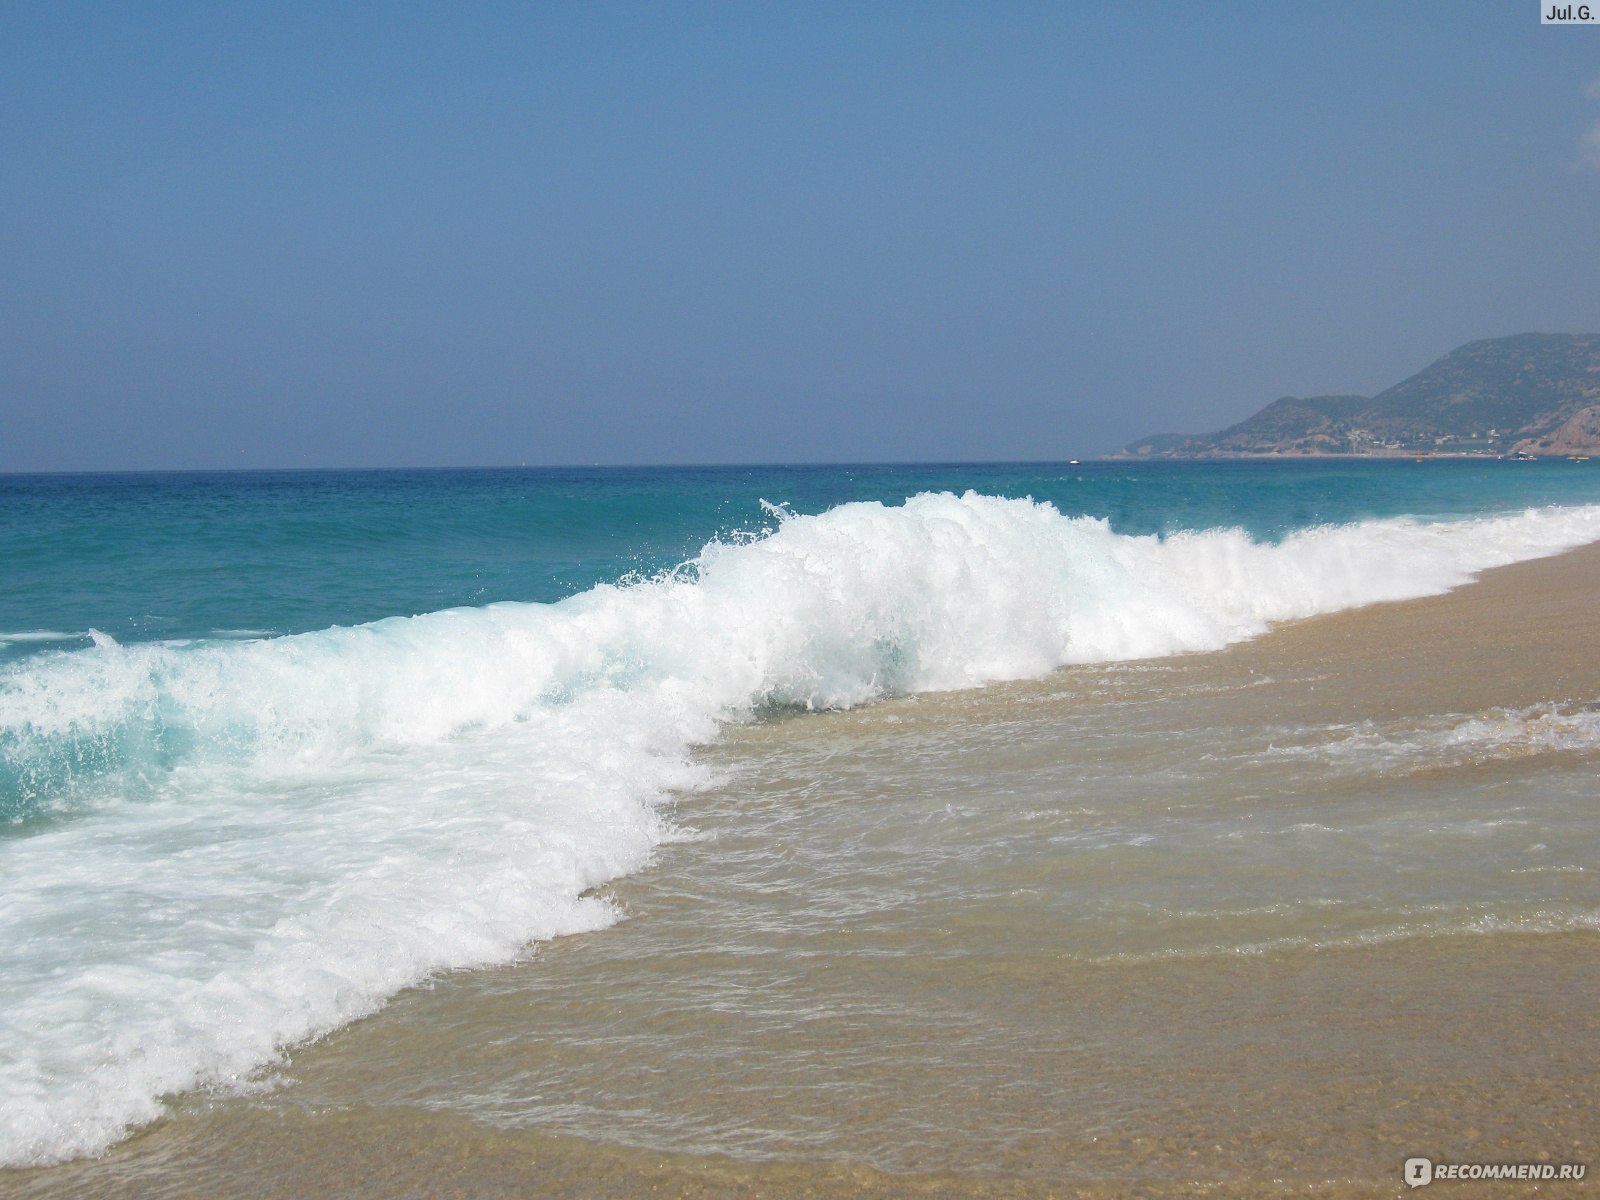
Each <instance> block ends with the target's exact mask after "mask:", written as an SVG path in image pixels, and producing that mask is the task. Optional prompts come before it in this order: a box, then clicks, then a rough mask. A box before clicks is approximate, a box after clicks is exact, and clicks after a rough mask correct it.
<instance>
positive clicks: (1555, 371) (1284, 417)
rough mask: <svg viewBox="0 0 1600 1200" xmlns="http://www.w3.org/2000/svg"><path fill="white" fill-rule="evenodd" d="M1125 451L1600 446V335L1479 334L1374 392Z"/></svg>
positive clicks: (1160, 454)
mask: <svg viewBox="0 0 1600 1200" xmlns="http://www.w3.org/2000/svg"><path fill="white" fill-rule="evenodd" d="M1122 454H1123V455H1124V456H1132V457H1140V458H1243V457H1255V456H1268V455H1273V456H1276V455H1315V454H1363V455H1386V454H1389V455H1399V454H1478V455H1494V454H1533V455H1565V454H1600V334H1592V333H1580V334H1573V333H1524V334H1519V335H1518V336H1516V337H1505V338H1489V339H1486V340H1484V341H1481V342H1469V343H1467V344H1466V345H1465V346H1462V347H1461V348H1460V349H1459V350H1453V351H1451V352H1450V353H1449V354H1447V355H1445V356H1444V357H1443V358H1441V359H1440V360H1439V361H1438V362H1436V363H1434V364H1433V365H1432V366H1429V367H1426V368H1424V369H1423V370H1421V371H1419V372H1417V373H1416V374H1415V375H1413V376H1412V377H1411V378H1410V379H1407V380H1405V381H1404V382H1402V383H1397V384H1396V385H1395V386H1394V387H1392V388H1390V389H1389V390H1388V391H1386V392H1382V393H1380V394H1378V395H1376V396H1373V397H1370V398H1368V397H1366V396H1311V397H1309V398H1306V399H1300V398H1298V397H1295V396H1285V397H1283V399H1281V400H1274V401H1273V402H1272V403H1271V404H1269V405H1267V406H1266V407H1265V408H1263V409H1262V410H1261V411H1260V412H1258V413H1256V414H1255V416H1253V417H1250V418H1248V419H1247V420H1244V421H1240V422H1239V423H1238V424H1237V425H1230V426H1229V427H1228V428H1227V429H1224V430H1221V431H1220V432H1218V433H1206V434H1196V435H1193V436H1190V435H1186V434H1175V433H1165V434H1157V435H1156V436H1154V437H1147V438H1140V439H1139V440H1138V441H1136V442H1130V443H1129V444H1128V446H1127V447H1126V448H1125V449H1124V450H1123V451H1122Z"/></svg>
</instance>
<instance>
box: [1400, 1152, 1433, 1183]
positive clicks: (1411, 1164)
mask: <svg viewBox="0 0 1600 1200" xmlns="http://www.w3.org/2000/svg"><path fill="white" fill-rule="evenodd" d="M1405 1180H1406V1186H1407V1187H1426V1186H1427V1185H1428V1184H1430V1183H1432V1182H1433V1162H1432V1161H1431V1160H1429V1159H1426V1158H1408V1159H1406V1166H1405Z"/></svg>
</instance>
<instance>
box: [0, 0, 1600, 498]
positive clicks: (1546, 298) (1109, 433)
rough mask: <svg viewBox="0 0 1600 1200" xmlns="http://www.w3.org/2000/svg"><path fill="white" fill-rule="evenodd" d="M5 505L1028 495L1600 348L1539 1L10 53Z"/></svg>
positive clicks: (147, 31)
mask: <svg viewBox="0 0 1600 1200" xmlns="http://www.w3.org/2000/svg"><path fill="white" fill-rule="evenodd" d="M0 152H3V165H0V173H3V174H0V178H3V180H4V187H3V189H0V259H3V261H4V262H5V264H6V276H7V281H8V286H7V287H6V288H5V289H3V291H0V471H35V470H41V471H42V470H106V469H130V470H131V469H173V468H219V467H249V468H260V467H312V466H350V467H369V466H469V465H495V464H507V463H520V462H527V463H529V464H530V465H532V464H541V465H543V464H550V465H561V464H589V463H607V464H628V463H677V462H681V463H707V462H763V463H778V462H845V461H917V460H939V461H951V460H1015V459H1040V458H1067V457H1072V456H1079V457H1087V456H1090V455H1093V454H1100V453H1105V452H1108V451H1111V450H1114V449H1116V448H1118V447H1119V446H1121V445H1123V444H1124V443H1126V442H1128V441H1130V440H1132V439H1133V438H1136V437H1140V436H1143V435H1146V434H1150V433H1154V432H1159V431H1168V430H1171V431H1185V432H1190V431H1193V432H1198V431H1201V430H1209V429H1216V428H1220V427H1222V426H1225V425H1228V424H1230V423H1232V422H1234V421H1237V420H1240V419H1241V418H1243V417H1245V416H1247V415H1249V414H1250V413H1251V412H1254V411H1255V410H1256V409H1258V408H1259V407H1261V406H1262V405H1263V404H1265V403H1267V402H1268V401H1270V400H1272V399H1274V398H1276V397H1279V396H1282V395H1286V394H1296V395H1314V394H1329V393H1354V394H1364V395H1371V394H1373V393H1375V392H1377V391H1381V390H1382V389H1384V388H1386V387H1389V386H1390V385H1392V384H1394V383H1397V382H1399V381H1400V380H1402V379H1404V378H1405V377H1406V376H1408V375H1410V374H1413V373H1414V372H1416V371H1418V370H1420V369H1422V368H1423V367H1425V366H1426V365H1428V364H1429V363H1430V362H1432V361H1433V360H1434V359H1436V358H1438V357H1440V356H1442V355H1444V354H1446V353H1448V352H1449V351H1450V350H1452V349H1455V348H1456V347H1457V346H1459V345H1461V344H1463V343H1465V342H1468V341H1472V340H1475V339H1478V338H1484V337H1498V336H1506V335H1511V334H1518V333H1526V332H1546V333H1567V332H1593V331H1597V330H1600V254H1597V253H1596V249H1595V244H1594V230H1595V229H1596V228H1597V227H1600V221H1597V218H1600V27H1595V26H1589V27H1581V28H1580V27H1562V26H1541V25H1540V24H1539V13H1538V10H1537V9H1536V7H1535V6H1534V5H1533V4H1514V5H1505V4H1491V3H1467V4H1457V5H1448V6H1447V5H1442V4H1441V5H1415V6H1384V5H1377V4H1355V5H1343V6H1339V7H1338V8H1334V7H1332V6H1329V7H1312V6H1272V5H1267V4H1234V5H1227V6H1222V7H1220V8H1216V9H1205V10H1201V9H1193V8H1188V7H1182V6H1176V5H1171V6H1168V5H1143V6H1139V7H1137V8H1134V7H1128V6H1050V5H1041V4H998V5H992V4H991V5H983V6H979V5H976V4H915V5H913V4H881V5H875V6H871V7H870V8H867V9H858V8H857V7H855V6H845V5H839V4H817V5H807V6H795V7H792V8H780V7H777V6H748V7H734V6H723V5H717V4H681V5H673V6H649V5H644V4H605V3H595V4H576V3H552V4H548V5H541V6H526V5H516V4H489V3H483V4H472V5H468V6H465V7H463V8H460V9H452V8H448V7H446V6H443V5H431V4H393V5H372V4H351V5H343V6H337V7H327V8H324V7H321V6H313V5H304V4H275V5H271V6H266V5H243V6H237V7H226V8H217V7H213V6H205V5H199V4H183V3H173V4H160V5H139V4H120V3H110V4H98V3H97V4H74V3H62V4H48V5H46V4H35V3H20V2H19V3H14V4H10V5H7V6H6V7H5V8H4V10H0Z"/></svg>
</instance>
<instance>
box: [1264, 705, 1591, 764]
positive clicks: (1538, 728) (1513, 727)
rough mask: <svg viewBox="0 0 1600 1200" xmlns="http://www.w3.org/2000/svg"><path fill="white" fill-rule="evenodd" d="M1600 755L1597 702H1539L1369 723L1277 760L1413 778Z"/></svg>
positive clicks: (1283, 751)
mask: <svg viewBox="0 0 1600 1200" xmlns="http://www.w3.org/2000/svg"><path fill="white" fill-rule="evenodd" d="M1596 751H1600V702H1596V703H1591V704H1586V705H1573V704H1537V705H1533V706H1532V707H1529V708H1501V709H1493V710H1491V711H1488V712H1484V713H1479V714H1477V715H1475V716H1467V715H1465V714H1461V713H1457V714H1453V715H1449V716H1443V717H1436V718H1433V719H1431V720H1428V721H1423V722H1417V723H1413V724H1408V725H1405V726H1398V727H1397V726H1393V725H1379V724H1377V723H1375V722H1371V721H1364V722H1362V723H1361V724H1359V725H1356V726H1346V727H1342V728H1341V729H1339V730H1338V731H1337V735H1336V736H1334V737H1332V738H1329V739H1326V740H1324V741H1322V742H1319V743H1317V744H1315V745H1309V746H1299V747H1287V748H1285V747H1279V748H1277V749H1276V750H1275V753H1276V754H1277V755H1279V756H1280V757H1299V758H1314V759H1317V760H1319V761H1325V762H1328V763H1330V764H1333V765H1337V766H1344V767H1348V768H1350V769H1352V770H1356V771H1359V772H1363V773H1365V772H1370V771H1372V770H1374V769H1376V770H1380V771H1389V772H1399V773H1410V772H1415V771H1419V770H1432V769H1435V768H1438V767H1452V766H1465V765H1477V764H1480V763H1485V762H1493V761H1498V760H1509V759H1518V758H1527V757H1530V756H1533V755H1542V754H1564V753H1565V754H1573V753H1576V754H1593V753H1595V752H1596Z"/></svg>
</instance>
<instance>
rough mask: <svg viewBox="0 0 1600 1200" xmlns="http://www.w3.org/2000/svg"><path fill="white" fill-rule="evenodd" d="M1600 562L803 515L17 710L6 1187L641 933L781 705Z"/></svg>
mask: <svg viewBox="0 0 1600 1200" xmlns="http://www.w3.org/2000/svg"><path fill="white" fill-rule="evenodd" d="M1597 538H1600V508H1581V509H1567V510H1550V511H1541V512H1529V513H1526V514H1523V515H1521V516H1514V517H1505V518H1496V519H1492V520H1481V521H1473V522H1463V523H1455V524H1445V525H1421V524H1417V523H1414V522H1407V521H1390V522H1375V523H1369V524H1364V525H1357V526H1349V527H1342V528H1327V529H1316V530H1310V531H1307V532H1304V533H1300V534H1297V535H1294V536H1292V537H1290V538H1288V539H1286V540H1284V541H1283V542H1282V543H1280V544H1276V545H1264V544H1257V543H1254V542H1252V541H1251V540H1250V539H1249V538H1248V537H1246V536H1245V535H1244V534H1242V533H1239V532H1237V531H1213V532H1207V533H1193V534H1184V535H1180V536H1176V537H1171V538H1167V539H1164V540H1163V539H1158V538H1154V537H1126V536H1120V535H1117V534H1115V533H1113V532H1112V531H1111V530H1110V529H1109V527H1108V526H1107V525H1106V524H1105V523H1104V522H1103V521H1096V520H1089V519H1068V518H1064V517H1063V516H1061V515H1060V514H1059V513H1058V512H1056V511H1055V510H1054V509H1053V508H1051V507H1050V506H1049V505H1042V504H1035V503H1032V502H1029V501H1022V500H1001V499H994V498H988V497H982V496H977V495H972V494H968V495H966V496H962V497H956V496H951V495H924V496H918V497H915V498H914V499H912V500H910V501H908V502H907V503H906V504H905V505H903V506H901V507H898V508H886V507H884V506H882V505H878V504H850V505H845V506H842V507H840V508H837V509H834V510H832V511H830V512H828V513H825V514H822V515H820V516H816V517H790V516H787V515H785V516H784V517H783V519H782V520H781V521H780V524H779V526H778V528H777V529H776V530H775V531H774V532H773V533H772V534H771V535H770V536H768V537H765V538H763V539H760V540H756V541H746V542H739V543H735V544H721V543H718V544H713V545H710V546H708V547H707V548H706V549H705V550H704V552H703V553H702V554H701V556H700V557H699V559H697V560H696V562H695V563H693V564H691V565H690V566H689V567H688V568H687V569H685V570H681V571H679V572H676V573H674V574H673V575H672V576H670V577H664V578H662V579H658V580H652V581H642V582H636V583H632V584H629V585H628V586H600V587H596V588H594V589H592V590H590V591H589V592H586V593H584V594H582V595H580V596H575V597H573V598H571V599H569V600H566V601H563V602H561V603H559V604H554V605H536V604H500V605H493V606H490V607H487V608H481V609H455V610H450V611H446V612H439V613H433V614H429V615H426V616H421V617H414V618H404V619H402V618H395V619H390V620H386V621H380V622H376V623H374V624H371V625H366V626H361V627H357V628H336V629H329V630H324V631H322V632H318V633H311V634H303V635H297V636H292V637H281V638H275V639H267V640H261V641H237V640H232V641H217V642H210V643H194V644H187V645H153V644H143V645H120V644H118V643H116V642H115V641H114V640H112V639H110V638H108V637H105V636H104V635H99V636H96V637H95V638H94V645H93V646H92V647H91V648H87V649H83V650H78V651H72V652H67V651H57V652H50V651H46V652H44V653H42V654H40V655H38V656H37V657H34V658H31V659H28V660H26V661H24V662H21V663H17V664H13V666H12V667H11V668H10V669H9V670H8V671H7V672H6V673H4V674H0V789H4V790H0V803H3V804H8V805H10V808H9V810H8V811H9V814H10V818H11V819H12V820H13V821H32V820H36V819H38V818H40V817H41V815H45V816H48V815H50V814H56V819H53V820H44V821H43V822H42V823H40V824H37V825H34V826H23V827H21V828H20V829H19V830H17V831H16V832H15V834H14V835H13V836H8V837H6V838H4V839H3V840H0V860H3V861H0V872H3V874H4V878H5V879H6V881H7V894H6V897H5V899H6V903H5V905H4V906H3V907H0V1098H3V1099H4V1105H3V1108H0V1161H3V1162H9V1163H37V1162H46V1161H51V1160H55V1159H59V1158H63V1157H69V1156H72V1155H75V1154H82V1153H92V1152H95V1151H98V1150H100V1149H102V1148H104V1147H105V1146H107V1145H109V1144H110V1143H111V1142H112V1141H114V1140H116V1139H117V1138H118V1137H119V1136H121V1135H122V1134H123V1133H124V1132H125V1131H126V1130H127V1129H128V1128H129V1127H130V1126H131V1125H134V1124H136V1123H139V1122H141V1121H145V1120H148V1119H150V1118H151V1117H153V1116H154V1115H156V1113H157V1112H158V1111H159V1097H160V1096H161V1095H163V1094H166V1093H170V1092H174V1091H179V1090H183V1089H189V1088H194V1087H198V1086H206V1085H211V1084H219V1083H222V1084H226V1083H227V1082H228V1081H230V1080H234V1079H237V1078H243V1077H246V1076H248V1075H249V1073H250V1072H251V1071H253V1070H256V1069H258V1068H259V1067H261V1066H262V1065H263V1064H266V1063H269V1062H271V1061H273V1059H274V1057H275V1056H276V1055H278V1054H279V1053H280V1052H281V1050H282V1048H283V1047H285V1046H289V1045H292V1044H294V1043H295V1042H297V1041H301V1040H303V1039H306V1038H309V1037H313V1036H316V1035H317V1034H319V1033H321V1032H324V1031H326V1030H329V1029H332V1028H334V1027H336V1026H337V1025H339V1024H341V1023H343V1022H345V1021H348V1020H350V1019H352V1018H353V1017H355V1016H357V1015H359V1014H361V1013H365V1012H370V1011H372V1010H373V1009H374V1008H376V1007H377V1006H379V1005H380V1004H381V1003H382V1002H383V1001H384V999H385V998H386V997H388V996H390V995H392V994H393V993H394V992H395V991H397V990H398V989H400V988H402V987H405V986H407V985H408V984H411V983H415V982H417V981H419V980H421V979H423V978H425V977H426V976H427V975H429V974H430V973H432V972H437V971H440V970H445V969H450V968H456V967H465V966H473V965H479V964H484V963H491V962H497V961H505V960H507V959H510V958H512V957H514V956H516V955H517V954H518V953H520V952H522V950H523V948H524V947H526V946H527V945H528V944H529V943H530V942H532V941H535V940H538V939H541V938H548V937H553V936H556V935H558V934H562V933H567V932H572V931H575V930H580V929H592V928H597V927H599V926H601V925H604V924H605V923H606V922H608V921H610V920H612V919H613V917H614V914H613V913H612V911H611V910H610V909H609V908H608V907H607V906H606V905H605V904H604V903H603V902H602V901H600V900H597V899H594V898H593V897H591V896H587V895H586V893H588V891H589V890H590V889H592V888H593V887H595V886H596V885H597V884H600V883H602V882H604V881H606V880H608V879H612V878H615V877H617V876H618V875H621V874H624V873H627V872H631V871H635V870H638V869H640V868H641V867H642V866H643V865H645V864H646V863H647V862H648V859H649V855H650V853H651V851H652V848H653V847H654V846H655V845H657V844H659V842H660V840H661V839H662V838H663V837H664V836H666V835H667V833H668V825H667V823H666V822H665V821H664V820H663V819H662V818H661V816H660V815H659V806H660V804H661V803H662V801H663V799H664V798H665V797H667V796H668V795H669V794H670V793H671V792H672V791H673V790H674V789H682V788H685V787H691V786H694V785H695V783H696V782H697V780H698V779H699V776H698V774H697V772H696V768H695V767H694V765H693V763H692V761H691V758H690V754H691V751H692V748H693V747H694V746H695V745H696V744H698V743H701V742H704V741H705V740H707V739H710V738H712V737H714V736H715V734H716V731H717V729H718V726H719V723H721V722H725V721H730V720H739V719H743V718H744V717H746V716H748V715H749V714H750V713H752V712H753V711H754V710H755V709H756V708H758V707H760V706H762V705H768V704H778V705H792V706H798V707H811V708H816V707H830V706H844V705H853V704H859V703H862V702H865V701H869V700H871V699H873V698H874V697H877V696H880V695H884V694H886V693H890V692H897V691H900V692H903V691H915V690H927V689H944V688H956V687H965V686H970V685H974V684H978V683H982V682H985V681H988V680H997V679H1012V678H1020V677H1026V676H1034V675H1040V674H1043V673H1045V672H1048V671H1050V670H1051V669H1053V668H1055V667H1058V666H1061V665H1063V664H1066V663H1074V662H1093V661H1110V660H1121V659H1133V658H1142V657H1149V656H1155V655H1163V654H1172V653H1177V652H1182V651H1194V650H1209V649H1215V648H1218V647H1221V646H1223V645H1226V644H1228V643H1230V642H1233V641H1237V640H1240V639H1242V638H1247V637H1251V636H1253V635H1255V634H1258V633H1260V632H1261V631H1262V630H1264V629H1265V628H1266V627H1267V625H1268V624H1269V623H1270V622H1273V621H1278V620H1284V619H1289V618H1295V617H1303V616H1309V615H1312V614H1314V613H1319V612H1327V611H1331V610H1334V609H1339V608H1345V607H1349V606H1352V605H1357V604H1365V603H1370V602H1373V601H1378V600H1390V599H1399V598H1404V597H1411V596H1419V595H1424V594H1428V593H1433V592H1439V591H1443V590H1446V589H1448V588H1450V587H1453V586H1456V585H1458V584H1460V583H1463V582H1465V581H1466V580H1468V579H1469V578H1470V577H1471V576H1472V574H1473V573H1475V572H1477V571H1480V570H1483V569H1484V568H1487V567H1491V566H1496V565H1500V564H1502V563H1507V562H1511V561H1515V560H1518V559H1524V558H1530V557H1535V556H1538V555H1542V554H1549V553H1554V552H1557V551H1559V550H1562V549H1566V548H1568V547H1571V546H1574V545H1577V544H1580V543H1583V542H1587V541H1592V540H1595V539H1597Z"/></svg>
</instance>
